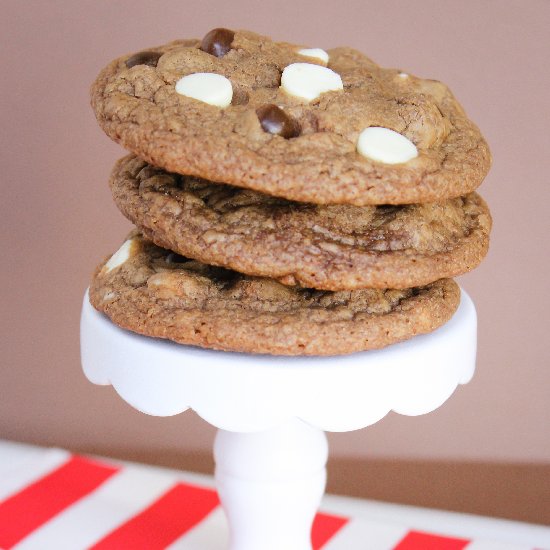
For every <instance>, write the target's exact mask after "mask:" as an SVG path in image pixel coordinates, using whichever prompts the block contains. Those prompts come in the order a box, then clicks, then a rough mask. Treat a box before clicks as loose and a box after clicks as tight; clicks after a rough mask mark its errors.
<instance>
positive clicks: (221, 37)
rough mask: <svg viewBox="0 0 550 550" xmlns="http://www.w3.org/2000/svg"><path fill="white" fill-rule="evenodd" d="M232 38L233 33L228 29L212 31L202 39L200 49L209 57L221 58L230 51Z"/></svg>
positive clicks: (233, 36)
mask: <svg viewBox="0 0 550 550" xmlns="http://www.w3.org/2000/svg"><path fill="white" fill-rule="evenodd" d="M233 38H235V33H234V32H233V31H230V30H229V29H212V30H211V31H210V32H209V33H207V34H206V35H205V36H204V38H203V39H202V42H201V48H200V49H201V50H202V51H203V52H206V53H209V54H210V55H215V56H216V57H223V56H224V55H225V54H226V53H227V52H228V51H229V50H230V49H231V42H233Z"/></svg>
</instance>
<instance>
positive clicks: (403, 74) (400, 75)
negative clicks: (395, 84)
mask: <svg viewBox="0 0 550 550" xmlns="http://www.w3.org/2000/svg"><path fill="white" fill-rule="evenodd" d="M397 76H398V77H399V78H402V79H403V80H404V79H405V78H409V75H408V74H407V73H399V74H398V75H397Z"/></svg>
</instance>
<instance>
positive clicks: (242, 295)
mask: <svg viewBox="0 0 550 550" xmlns="http://www.w3.org/2000/svg"><path fill="white" fill-rule="evenodd" d="M128 238H129V239H130V243H129V245H127V250H129V257H128V258H127V259H126V261H124V262H123V263H121V264H120V265H117V266H115V267H113V268H112V269H110V270H109V267H108V266H107V265H106V262H103V263H102V264H101V265H100V266H99V267H98V268H97V270H96V272H95V274H94V277H93V280H92V284H91V286H90V301H91V303H92V305H93V306H94V307H95V308H96V309H98V310H99V311H102V312H104V313H105V314H106V315H107V316H108V317H109V318H110V319H111V320H112V321H113V322H114V323H116V324H117V325H119V326H121V327H122V328H125V329H129V330H132V331H134V332H137V333H140V334H144V335H147V336H153V337H158V338H167V339H170V340H174V341H176V342H180V343H182V344H189V345H196V346H201V347H205V348H211V349H218V350H226V351H239V352H247V353H265V354H275V355H339V354H347V353H352V352H356V351H363V350H370V349H377V348H382V347H384V346H387V345H389V344H393V343H396V342H400V341H402V340H406V339H408V338H411V337H413V336H415V335H417V334H424V333H428V332H431V331H433V330H435V329H436V328H437V327H439V326H441V325H442V324H443V323H445V322H446V321H448V320H449V319H450V317H451V316H452V314H453V313H454V312H455V310H456V308H457V307H458V303H459V300H460V290H459V288H458V286H457V285H456V283H455V282H454V281H452V280H450V279H443V280H440V281H437V282H435V283H432V284H430V285H428V286H425V287H421V288H415V289H406V290H374V289H368V290H356V291H341V292H327V291H319V290H312V289H304V288H298V287H295V288H292V287H288V286H284V285H282V284H280V283H278V282H277V281H274V280H272V279H266V278H258V277H248V276H246V275H241V274H240V273H237V272H234V271H229V270H226V269H223V268H218V267H212V266H208V265H205V264H201V263H200V262H196V261H184V259H183V258H175V260H174V256H173V253H171V252H170V251H168V250H165V249H162V248H159V247H157V246H156V245H154V244H152V243H150V242H149V241H146V240H144V239H143V238H142V237H141V236H140V235H139V234H138V233H137V232H133V233H132V234H131V235H130V236H129V237H128Z"/></svg>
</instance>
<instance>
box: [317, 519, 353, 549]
mask: <svg viewBox="0 0 550 550" xmlns="http://www.w3.org/2000/svg"><path fill="white" fill-rule="evenodd" d="M348 521H349V518H343V517H340V516H333V515H329V514H323V513H321V512H319V513H318V514H317V515H316V516H315V519H314V520H313V528H312V530H311V543H312V544H313V550H319V549H320V548H322V547H323V546H324V545H325V544H326V543H327V542H328V541H329V540H330V539H331V538H332V537H333V536H334V535H335V534H336V533H337V532H338V531H340V529H342V527H344V525H346V523H347V522H348Z"/></svg>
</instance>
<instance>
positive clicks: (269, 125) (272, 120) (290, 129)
mask: <svg viewBox="0 0 550 550" xmlns="http://www.w3.org/2000/svg"><path fill="white" fill-rule="evenodd" d="M256 114H257V115H258V120H259V121H260V124H261V126H262V128H263V129H264V131H266V132H269V133H270V134H275V135H277V136H281V137H284V138H285V139H288V138H292V137H296V136H297V135H298V134H299V133H300V126H299V124H298V123H297V122H296V121H295V120H294V119H292V118H290V117H289V116H288V115H287V114H286V113H285V112H284V111H283V110H282V109H280V108H279V107H277V105H273V104H272V103H268V104H267V105H262V106H261V107H259V108H258V109H257V110H256Z"/></svg>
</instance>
